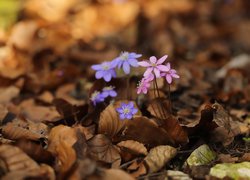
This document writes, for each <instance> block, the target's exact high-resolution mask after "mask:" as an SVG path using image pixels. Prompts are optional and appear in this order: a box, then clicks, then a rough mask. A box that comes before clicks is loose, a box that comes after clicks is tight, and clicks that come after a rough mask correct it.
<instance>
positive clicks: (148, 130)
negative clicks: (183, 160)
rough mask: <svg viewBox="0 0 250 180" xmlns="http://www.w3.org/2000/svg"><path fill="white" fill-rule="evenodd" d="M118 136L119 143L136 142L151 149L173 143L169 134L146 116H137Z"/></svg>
mask: <svg viewBox="0 0 250 180" xmlns="http://www.w3.org/2000/svg"><path fill="white" fill-rule="evenodd" d="M117 136H118V137H117V138H118V140H119V141H123V140H135V141H138V142H140V143H142V144H145V145H146V146H148V145H149V146H151V147H154V146H157V145H162V144H169V143H171V138H170V136H169V135H168V134H167V132H166V131H165V130H164V129H163V128H160V127H158V126H157V125H156V124H155V123H154V121H152V120H150V119H148V118H147V117H144V116H135V117H134V118H133V119H131V120H129V121H127V123H126V125H125V127H124V129H123V130H122V132H121V133H119V135H117Z"/></svg>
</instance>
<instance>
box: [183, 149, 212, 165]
mask: <svg viewBox="0 0 250 180" xmlns="http://www.w3.org/2000/svg"><path fill="white" fill-rule="evenodd" d="M215 158H216V154H215V152H214V151H212V150H211V149H210V148H209V147H208V145H206V144H203V145H201V146H200V147H198V148H197V149H195V150H194V151H193V152H192V153H191V154H190V156H189V157H188V159H187V160H186V163H187V165H188V166H200V165H207V164H208V163H210V162H211V161H213V160H214V159H215Z"/></svg>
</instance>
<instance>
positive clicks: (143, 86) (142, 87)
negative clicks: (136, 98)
mask: <svg viewBox="0 0 250 180" xmlns="http://www.w3.org/2000/svg"><path fill="white" fill-rule="evenodd" d="M149 87H150V82H148V81H147V79H145V78H142V80H141V81H139V84H138V86H137V94H140V93H143V94H147V93H148V88H149Z"/></svg>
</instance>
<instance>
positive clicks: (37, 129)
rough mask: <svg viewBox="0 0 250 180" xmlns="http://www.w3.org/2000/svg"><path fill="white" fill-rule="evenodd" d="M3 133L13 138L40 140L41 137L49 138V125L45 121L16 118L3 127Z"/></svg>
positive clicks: (6, 136)
mask: <svg viewBox="0 0 250 180" xmlns="http://www.w3.org/2000/svg"><path fill="white" fill-rule="evenodd" d="M2 134H3V136H4V137H5V138H9V139H12V140H16V139H29V140H39V139H40V138H47V134H48V126H47V125H45V124H43V123H34V122H31V121H25V120H22V119H20V118H16V119H15V120H13V121H12V122H10V123H7V124H6V125H4V126H3V127H2Z"/></svg>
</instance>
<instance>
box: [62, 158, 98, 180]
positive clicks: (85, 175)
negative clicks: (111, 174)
mask: <svg viewBox="0 0 250 180" xmlns="http://www.w3.org/2000/svg"><path fill="white" fill-rule="evenodd" d="M97 168H98V167H97V164H96V162H95V161H94V160H92V159H89V158H85V159H80V160H78V161H77V168H76V169H75V171H74V172H72V174H70V176H69V177H67V179H69V180H81V179H91V178H92V177H93V179H94V178H96V179H100V174H99V173H98V171H99V170H97ZM62 178H65V176H64V177H62Z"/></svg>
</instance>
